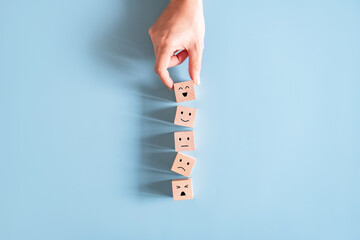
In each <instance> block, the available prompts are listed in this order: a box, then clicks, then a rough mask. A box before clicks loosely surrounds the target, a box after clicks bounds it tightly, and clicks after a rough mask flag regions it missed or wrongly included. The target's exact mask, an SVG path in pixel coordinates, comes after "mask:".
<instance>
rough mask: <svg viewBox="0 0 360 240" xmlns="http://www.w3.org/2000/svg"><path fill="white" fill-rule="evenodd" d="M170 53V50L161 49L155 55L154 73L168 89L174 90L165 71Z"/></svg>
mask: <svg viewBox="0 0 360 240" xmlns="http://www.w3.org/2000/svg"><path fill="white" fill-rule="evenodd" d="M171 56H172V51H171V50H170V49H161V50H160V52H159V54H157V55H156V62H155V72H156V73H157V75H159V77H160V79H161V81H162V82H163V83H164V84H165V85H166V86H167V87H168V88H169V89H170V90H172V89H173V88H174V82H173V80H172V79H171V77H170V74H169V71H168V70H167V69H168V67H169V64H170V59H171Z"/></svg>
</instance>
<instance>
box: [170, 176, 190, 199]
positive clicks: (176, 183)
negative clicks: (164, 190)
mask: <svg viewBox="0 0 360 240" xmlns="http://www.w3.org/2000/svg"><path fill="white" fill-rule="evenodd" d="M172 192H173V198H174V200H175V201H178V200H188V199H193V189H192V182H191V178H186V179H174V180H172Z"/></svg>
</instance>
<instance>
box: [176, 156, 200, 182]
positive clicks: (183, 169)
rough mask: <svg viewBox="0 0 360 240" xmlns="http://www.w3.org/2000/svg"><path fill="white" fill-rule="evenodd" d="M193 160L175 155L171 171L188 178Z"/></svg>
mask: <svg viewBox="0 0 360 240" xmlns="http://www.w3.org/2000/svg"><path fill="white" fill-rule="evenodd" d="M195 161H196V160H195V158H192V157H190V156H187V155H185V154H182V153H177V155H176V157H175V160H174V163H173V165H172V167H171V171H173V172H176V173H178V174H181V175H184V176H186V177H190V174H191V171H192V169H193V167H194V164H195Z"/></svg>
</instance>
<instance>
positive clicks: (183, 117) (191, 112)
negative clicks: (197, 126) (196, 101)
mask: <svg viewBox="0 0 360 240" xmlns="http://www.w3.org/2000/svg"><path fill="white" fill-rule="evenodd" d="M195 114H196V109H195V108H190V107H183V106H177V108H176V114H175V120H174V124H176V125H179V126H184V127H190V128H192V127H193V126H194V121H195Z"/></svg>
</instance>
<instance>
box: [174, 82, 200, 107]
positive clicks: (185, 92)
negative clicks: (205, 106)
mask: <svg viewBox="0 0 360 240" xmlns="http://www.w3.org/2000/svg"><path fill="white" fill-rule="evenodd" d="M174 91H175V99H176V102H185V101H191V100H195V98H196V97H195V89H194V83H193V81H192V80H190V81H186V82H179V83H175V84H174Z"/></svg>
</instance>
